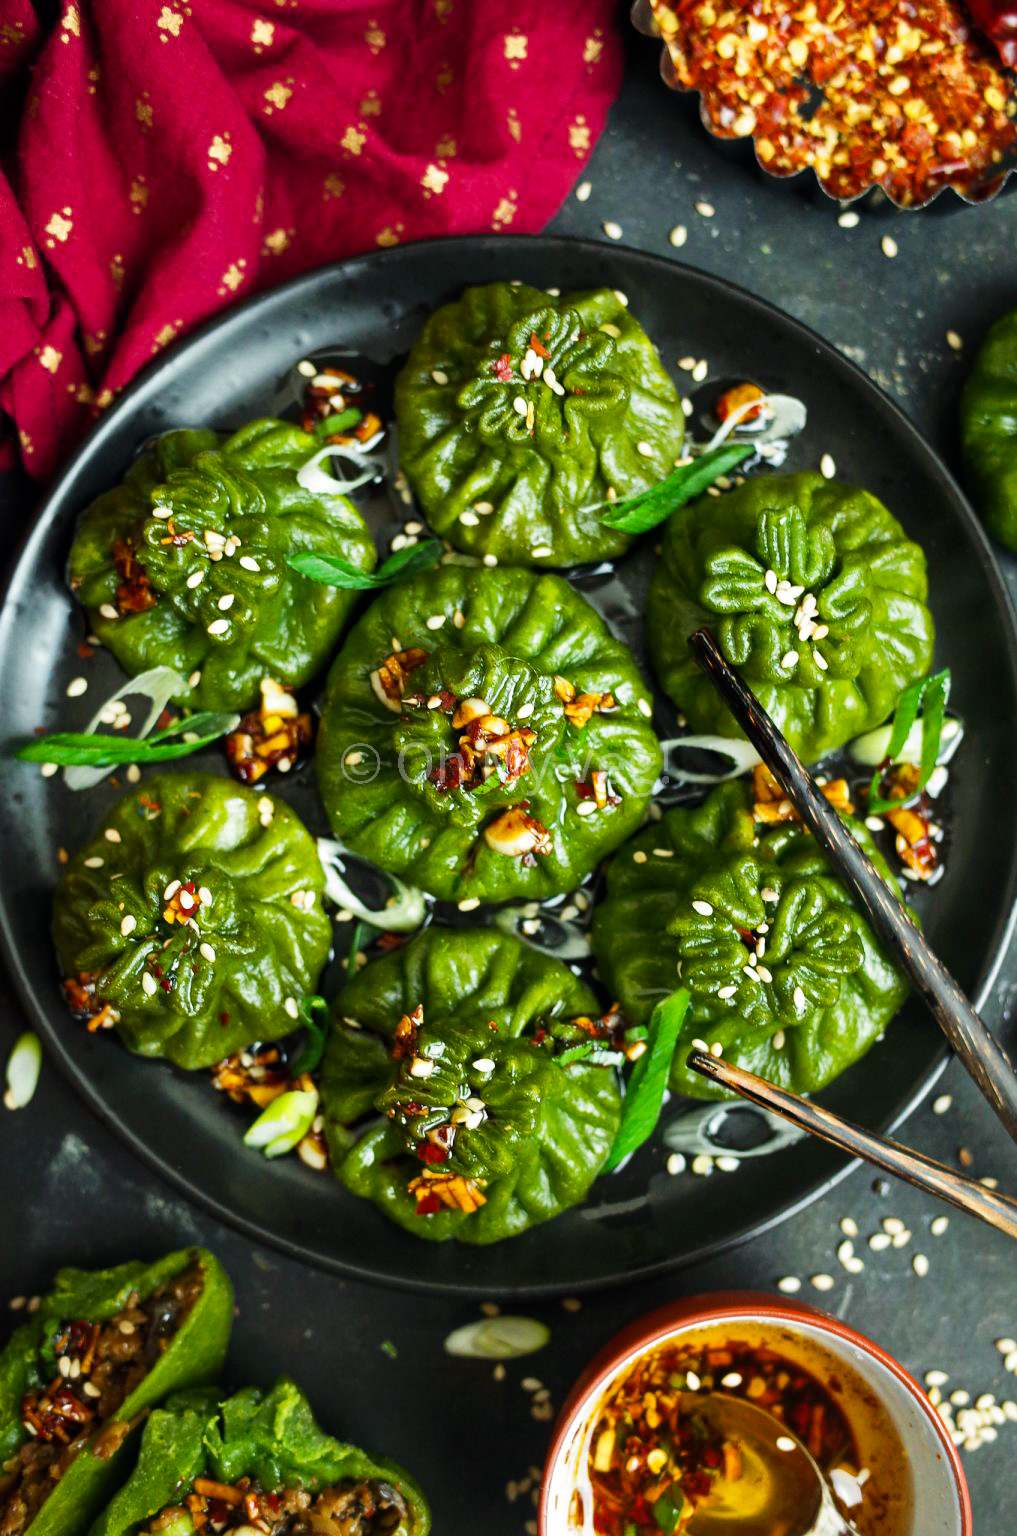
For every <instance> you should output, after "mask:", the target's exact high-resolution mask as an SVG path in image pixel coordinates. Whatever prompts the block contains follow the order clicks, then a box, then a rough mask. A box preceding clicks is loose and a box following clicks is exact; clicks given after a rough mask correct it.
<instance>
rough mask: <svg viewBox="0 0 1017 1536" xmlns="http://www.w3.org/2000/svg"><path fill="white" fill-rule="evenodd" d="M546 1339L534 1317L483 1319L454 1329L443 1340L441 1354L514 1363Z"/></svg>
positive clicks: (545, 1329) (544, 1326) (547, 1332)
mask: <svg viewBox="0 0 1017 1536" xmlns="http://www.w3.org/2000/svg"><path fill="white" fill-rule="evenodd" d="M550 1337H551V1330H550V1328H548V1326H547V1324H546V1323H538V1322H537V1320H536V1318H535V1317H485V1318H483V1319H481V1321H480V1322H476V1323H467V1324H466V1325H465V1326H464V1327H462V1328H456V1329H454V1330H453V1331H452V1333H450V1334H449V1336H448V1338H447V1339H446V1340H445V1352H446V1354H449V1355H467V1356H470V1357H472V1358H473V1359H477V1360H514V1359H515V1358H516V1357H517V1356H519V1355H532V1354H535V1353H536V1351H537V1350H538V1349H543V1348H544V1345H545V1344H546V1343H547V1342H548V1340H549V1339H550Z"/></svg>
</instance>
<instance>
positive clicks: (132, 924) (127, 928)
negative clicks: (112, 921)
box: [120, 912, 138, 939]
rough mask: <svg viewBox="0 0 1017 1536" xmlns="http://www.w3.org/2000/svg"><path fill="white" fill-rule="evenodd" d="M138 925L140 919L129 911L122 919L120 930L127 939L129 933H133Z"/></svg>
mask: <svg viewBox="0 0 1017 1536" xmlns="http://www.w3.org/2000/svg"><path fill="white" fill-rule="evenodd" d="M137 926H138V919H137V918H136V917H132V916H131V914H130V913H129V912H128V914H127V916H126V917H125V918H123V919H122V920H121V923H120V932H121V933H122V934H123V936H124V938H125V939H126V937H127V935H128V934H129V933H133V932H134V930H135V928H137Z"/></svg>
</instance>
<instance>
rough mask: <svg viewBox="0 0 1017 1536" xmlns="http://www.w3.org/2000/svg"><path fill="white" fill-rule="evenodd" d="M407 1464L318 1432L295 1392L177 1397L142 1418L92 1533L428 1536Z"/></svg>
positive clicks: (279, 1387)
mask: <svg viewBox="0 0 1017 1536" xmlns="http://www.w3.org/2000/svg"><path fill="white" fill-rule="evenodd" d="M430 1528H431V1517H430V1511H429V1510H428V1507H427V1503H426V1501H425V1499H424V1496H423V1494H422V1493H421V1491H420V1489H419V1488H418V1487H417V1484H416V1483H415V1482H414V1480H413V1479H412V1478H411V1477H410V1475H409V1473H407V1472H405V1471H404V1470H403V1469H402V1467H398V1466H396V1464H395V1463H394V1462H391V1461H386V1460H384V1459H383V1458H381V1457H375V1456H369V1455H368V1454H367V1453H366V1452H365V1451H361V1450H358V1448H357V1447H356V1446H355V1445H346V1444H344V1443H343V1442H341V1441H339V1440H334V1439H333V1438H332V1436H331V1435H327V1434H325V1433H324V1431H323V1430H322V1429H320V1428H319V1426H318V1424H317V1423H316V1421H315V1418H314V1415H313V1413H312V1412H311V1407H310V1404H309V1403H308V1401H307V1399H306V1397H305V1396H304V1394H303V1393H302V1392H301V1391H300V1389H299V1387H297V1386H296V1384H295V1383H294V1382H292V1381H290V1380H288V1379H287V1378H286V1377H283V1378H281V1379H280V1380H279V1381H277V1382H276V1384H275V1386H274V1387H272V1389H271V1391H269V1392H263V1391H261V1390H259V1389H258V1388H257V1387H245V1388H243V1389H242V1390H241V1391H239V1392H236V1393H234V1395H233V1396H232V1397H227V1398H225V1400H223V1398H222V1394H221V1392H218V1391H214V1390H212V1389H206V1390H203V1391H192V1392H180V1393H178V1394H177V1395H176V1396H175V1397H173V1398H171V1399H170V1400H169V1401H168V1402H167V1403H166V1405H165V1406H164V1407H163V1408H160V1409H157V1410H156V1411H155V1412H154V1413H153V1414H152V1415H151V1417H150V1418H149V1420H148V1423H147V1424H146V1426H145V1430H144V1434H143V1435H142V1439H141V1451H140V1454H139V1457H138V1464H137V1467H136V1469H135V1470H134V1472H133V1473H132V1475H131V1476H130V1477H129V1478H128V1480H127V1482H126V1483H125V1484H124V1486H123V1487H122V1488H121V1489H120V1491H119V1492H118V1493H117V1494H116V1496H115V1497H114V1498H113V1499H112V1500H111V1501H110V1503H109V1504H108V1506H107V1508H106V1509H105V1511H104V1513H103V1514H102V1515H101V1516H100V1517H99V1519H98V1520H96V1522H95V1524H94V1525H93V1526H92V1529H91V1532H90V1533H89V1536H200V1533H202V1532H203V1533H204V1536H211V1533H213V1532H214V1533H215V1536H251V1532H252V1531H255V1532H260V1533H264V1532H271V1533H272V1536H306V1533H308V1532H314V1533H315V1536H427V1533H428V1531H429V1530H430Z"/></svg>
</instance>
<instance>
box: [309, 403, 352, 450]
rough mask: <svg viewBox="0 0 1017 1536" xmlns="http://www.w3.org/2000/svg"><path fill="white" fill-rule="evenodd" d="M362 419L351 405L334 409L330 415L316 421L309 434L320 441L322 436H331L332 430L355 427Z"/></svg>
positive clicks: (344, 429) (339, 430)
mask: <svg viewBox="0 0 1017 1536" xmlns="http://www.w3.org/2000/svg"><path fill="white" fill-rule="evenodd" d="M362 420H363V417H362V416H361V414H360V412H359V411H358V410H357V409H356V407H355V406H352V405H351V406H348V407H347V408H346V410H345V411H334V412H333V413H332V415H331V416H323V417H322V419H321V420H320V421H316V422H315V424H314V429H313V432H312V434H311V435H312V436H313V437H316V438H318V439H319V441H320V440H321V439H322V438H323V437H331V436H332V434H333V433H334V432H345V431H346V429H347V427H355V426H356V425H357V423H358V422H359V421H362ZM342 446H343V447H345V446H346V445H345V444H343V445H342Z"/></svg>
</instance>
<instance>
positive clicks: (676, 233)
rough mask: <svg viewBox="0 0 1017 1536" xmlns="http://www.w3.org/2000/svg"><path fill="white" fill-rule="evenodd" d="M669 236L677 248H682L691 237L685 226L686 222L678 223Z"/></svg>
mask: <svg viewBox="0 0 1017 1536" xmlns="http://www.w3.org/2000/svg"><path fill="white" fill-rule="evenodd" d="M667 238H668V239H669V240H670V242H671V244H672V245H673V246H674V248H675V250H681V248H682V246H683V245H684V244H685V242H686V240H687V239H688V238H689V232H688V230H687V229H686V228H685V225H684V224H676V225H675V227H674V229H672V231H671V233H670V234H669V235H668V237H667Z"/></svg>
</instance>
